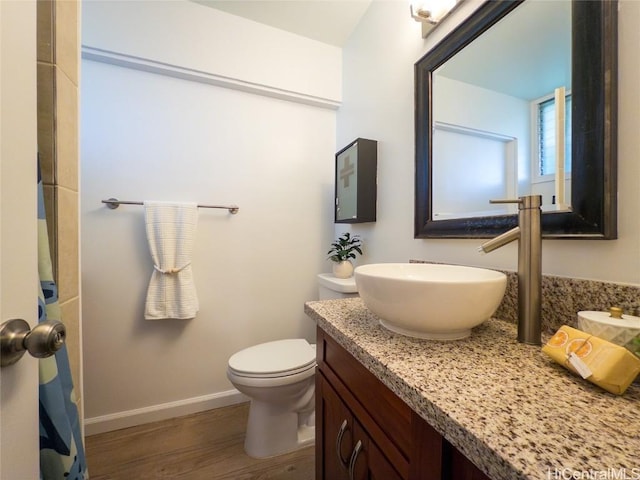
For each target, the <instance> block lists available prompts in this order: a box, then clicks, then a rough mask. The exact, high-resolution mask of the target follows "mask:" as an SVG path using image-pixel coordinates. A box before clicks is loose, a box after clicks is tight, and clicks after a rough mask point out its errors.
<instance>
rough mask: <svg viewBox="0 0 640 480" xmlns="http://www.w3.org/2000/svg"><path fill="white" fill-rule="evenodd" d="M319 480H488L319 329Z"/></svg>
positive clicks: (317, 421)
mask: <svg viewBox="0 0 640 480" xmlns="http://www.w3.org/2000/svg"><path fill="white" fill-rule="evenodd" d="M317 352H318V353H317V363H318V371H317V374H316V480H342V479H344V480H365V479H366V480H374V479H377V480H445V479H452V480H489V477H487V476H486V475H484V473H483V472H481V471H480V470H479V469H478V468H477V467H476V466H475V465H473V463H471V462H470V461H469V460H468V459H467V458H466V457H465V456H464V455H463V454H462V453H460V452H459V451H458V450H457V449H456V448H455V447H453V446H452V445H451V444H450V443H449V442H447V441H446V440H445V439H444V438H443V437H442V436H441V435H440V434H439V433H438V432H437V431H436V430H434V429H433V428H432V427H431V426H430V425H429V424H428V423H427V422H426V421H425V420H424V419H423V418H422V417H420V416H419V415H418V414H417V413H415V412H414V411H413V410H411V408H410V407H409V406H408V405H407V404H406V403H404V402H403V401H402V400H401V399H400V398H399V397H398V396H397V395H396V394H394V393H393V392H392V391H391V390H390V389H389V388H388V387H387V386H385V385H384V384H383V383H382V382H380V380H378V379H377V378H376V377H375V376H374V375H373V374H372V373H371V372H369V370H367V369H366V367H364V366H363V365H362V364H361V363H360V362H358V361H357V360H356V359H355V358H354V357H353V356H352V355H351V354H350V353H348V352H347V351H346V350H345V349H344V348H343V347H341V346H340V345H338V343H337V342H336V341H335V340H333V339H332V338H331V337H330V336H329V335H328V334H327V333H326V332H325V331H324V330H322V329H321V328H318V337H317Z"/></svg>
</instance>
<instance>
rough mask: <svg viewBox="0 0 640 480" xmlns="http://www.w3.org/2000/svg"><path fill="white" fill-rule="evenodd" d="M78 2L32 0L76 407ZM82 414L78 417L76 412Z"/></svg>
mask: <svg viewBox="0 0 640 480" xmlns="http://www.w3.org/2000/svg"><path fill="white" fill-rule="evenodd" d="M79 15H80V3H79V2H77V1H75V0H73V1H72V0H54V1H51V0H38V9H37V17H38V29H37V37H38V151H39V153H40V162H41V167H42V177H43V183H44V194H45V206H46V210H47V223H48V229H49V246H50V249H51V258H52V261H53V269H54V276H55V279H56V282H57V285H58V294H59V300H60V307H61V309H62V321H63V322H64V324H65V326H66V327H67V349H68V351H69V360H70V363H71V373H72V375H73V380H74V385H75V393H76V396H77V397H78V401H79V406H80V408H81V413H82V398H81V393H82V385H81V383H80V382H81V356H80V352H81V349H80V343H81V342H80V287H79V286H80V282H79V247H78V245H79V241H78V240H79V239H78V232H79V228H78V220H79V216H78V200H79V195H78V182H79V178H78V160H79V159H78V143H79V142H78V94H79V88H78V77H79V51H80V35H79ZM81 418H82V417H81Z"/></svg>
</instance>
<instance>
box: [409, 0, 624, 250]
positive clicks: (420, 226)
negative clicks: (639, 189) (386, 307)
mask: <svg viewBox="0 0 640 480" xmlns="http://www.w3.org/2000/svg"><path fill="white" fill-rule="evenodd" d="M554 3H556V5H561V4H564V5H565V6H567V5H569V6H570V11H568V13H567V15H566V16H567V17H568V18H569V24H568V27H567V28H568V31H567V32H566V35H567V36H566V43H567V44H568V45H569V48H568V49H567V50H568V51H569V53H568V60H567V63H569V65H568V67H567V70H568V72H569V73H568V74H565V77H567V76H568V77H569V80H568V82H569V83H568V85H566V92H567V97H570V102H569V101H568V102H567V103H566V108H567V110H566V117H567V121H566V122H561V121H559V120H558V119H559V118H560V119H562V117H558V116H556V121H557V123H558V124H561V123H564V124H565V125H566V126H568V128H567V131H566V136H565V137H564V138H566V142H567V143H568V144H569V145H570V151H569V153H568V158H567V160H566V165H567V167H566V169H567V172H568V175H567V179H566V180H565V181H564V182H562V181H556V185H562V186H564V185H565V183H566V186H567V189H566V190H567V194H566V195H567V197H566V202H561V204H560V205H555V198H556V196H555V195H548V197H549V198H550V199H551V201H550V206H549V208H546V209H544V208H543V215H542V228H543V236H544V237H545V238H590V239H614V238H616V237H617V214H616V212H617V203H616V197H617V158H616V154H617V125H616V124H617V42H618V32H617V2H616V1H615V0H614V1H611V0H605V1H597V2H585V1H581V0H573V1H571V2H570V4H569V3H568V2H566V1H563V2H535V1H533V0H515V1H503V0H498V1H487V2H485V3H484V4H482V5H481V6H480V7H479V8H478V10H477V11H476V12H474V13H473V14H472V15H471V16H470V17H469V18H468V19H466V20H465V21H464V22H463V23H462V24H460V25H459V26H458V27H457V28H456V29H455V30H453V31H452V32H451V33H449V34H448V35H447V36H446V37H445V38H444V39H443V40H442V41H441V42H440V43H439V44H438V45H436V46H435V47H434V48H433V49H432V50H431V51H430V52H428V53H427V54H426V55H425V56H424V57H422V58H421V59H420V60H419V61H418V62H417V63H416V64H415V89H416V90H415V115H416V117H415V128H416V131H415V153H416V170H415V174H416V178H415V238H443V237H448V238H482V237H491V236H494V235H497V234H499V233H502V232H503V231H505V230H507V229H509V228H512V227H513V226H515V225H516V224H517V215H516V212H514V211H491V210H490V208H491V207H490V206H489V200H490V199H491V198H486V208H484V206H482V207H480V206H474V207H471V208H468V209H467V210H468V211H464V212H462V213H455V212H456V210H455V208H456V205H455V204H454V203H455V201H457V200H458V199H466V200H468V199H470V198H472V197H473V196H474V195H475V196H477V197H479V198H484V196H492V197H493V198H495V196H496V195H499V196H502V197H505V196H510V197H516V196H522V195H528V194H532V193H536V191H535V189H536V188H539V187H540V184H538V185H533V186H530V185H529V184H527V183H526V182H523V180H522V178H523V177H527V176H528V175H530V176H531V178H533V176H534V175H535V173H534V174H531V172H532V171H535V170H536V169H541V168H542V167H540V165H539V158H538V153H539V152H538V153H537V154H535V155H534V153H533V150H534V149H537V150H542V146H540V145H538V144H540V143H541V142H540V138H539V137H540V135H536V134H535V133H533V132H534V130H533V129H534V128H536V126H535V125H534V124H536V122H537V120H535V119H534V116H533V114H531V115H530V117H529V119H528V120H527V119H524V120H523V123H527V124H528V125H529V130H528V133H527V134H526V135H524V136H520V135H518V134H512V133H508V134H506V135H505V134H504V132H502V131H500V130H499V129H498V128H495V127H490V128H488V129H487V131H484V129H478V128H477V127H476V126H475V125H474V126H471V127H469V126H468V125H465V124H464V121H459V122H458V121H456V122H451V121H450V120H449V119H447V118H444V119H443V118H439V117H438V116H437V115H436V116H434V104H435V105H436V108H435V112H436V113H438V112H452V111H453V110H455V109H456V108H457V109H458V110H460V111H461V112H462V113H463V114H467V115H466V116H467V117H470V115H468V112H469V110H470V108H469V107H470V105H472V104H474V103H481V102H476V101H469V102H466V103H464V99H465V96H464V95H459V94H458V92H460V91H459V90H453V91H455V92H456V94H455V95H454V97H455V98H456V99H457V100H456V101H457V102H458V103H459V104H460V105H457V106H456V105H445V106H444V107H443V106H442V104H441V101H440V97H439V95H440V94H441V93H442V91H443V90H444V87H440V85H447V84H445V83H443V81H442V80H438V78H439V77H438V75H439V74H440V73H441V72H445V71H447V72H448V71H449V70H452V71H453V70H454V68H453V67H452V64H453V63H454V60H455V61H456V62H457V60H458V58H461V57H463V56H464V54H465V51H466V52H468V51H469V50H470V49H471V47H472V46H473V45H474V44H477V43H479V42H480V41H481V40H483V38H486V37H488V36H491V34H493V33H494V31H497V30H498V28H505V27H504V25H509V22H510V20H511V19H512V18H513V19H515V18H517V14H518V12H524V14H520V16H521V17H525V18H526V21H527V25H528V26H530V27H531V28H532V29H533V30H532V32H534V33H533V34H534V35H535V37H534V40H533V41H531V40H526V39H525V38H524V33H522V38H520V34H521V30H522V29H521V28H520V27H513V26H511V27H506V28H511V29H513V28H516V30H515V33H514V31H513V30H512V33H511V34H510V35H511V36H510V37H508V38H509V40H508V41H506V42H505V41H497V42H494V43H493V45H494V46H496V48H494V49H492V50H490V51H489V53H488V54H487V53H485V54H484V55H485V56H486V57H487V58H484V57H483V55H480V54H477V53H475V52H474V53H473V54H469V55H467V57H470V58H474V59H475V63H474V64H473V65H472V66H471V67H468V68H466V70H467V71H475V72H480V71H481V70H482V69H483V68H485V67H486V66H487V65H492V64H491V61H492V59H494V58H495V59H497V60H502V61H504V60H505V59H506V60H507V63H504V62H503V63H502V65H503V67H494V68H493V71H494V73H495V72H496V71H497V73H499V74H500V75H501V81H502V80H503V79H504V77H506V76H507V73H508V72H510V71H512V70H513V71H516V70H526V68H525V67H527V66H531V65H535V63H534V61H533V59H531V62H530V65H526V62H525V63H519V60H522V58H509V57H508V54H503V53H502V52H498V51H496V50H497V48H498V47H497V46H499V45H503V44H507V45H515V44H516V43H517V42H519V41H521V42H524V43H527V42H528V43H530V44H531V43H536V44H537V43H539V42H538V39H539V37H542V36H544V35H545V34H546V32H549V31H551V28H552V27H551V23H550V22H552V20H553V19H554V18H555V17H561V15H551V16H549V15H547V16H546V17H545V18H540V19H538V20H534V19H533V17H532V15H530V14H529V12H525V11H524V9H525V8H529V5H528V4H531V5H532V6H533V5H534V4H546V7H548V6H549V5H551V4H554ZM518 9H520V10H518ZM533 22H539V23H538V24H535V23H533ZM523 25H524V24H523ZM483 36H484V37H483ZM485 43H486V42H485ZM554 50H561V49H560V48H559V47H558V48H554ZM489 57H490V58H489ZM519 57H524V55H519ZM528 58H530V57H529V56H527V57H526V59H528ZM457 63H459V62H457ZM519 65H524V67H520V66H519ZM536 68H537V67H536ZM449 75H450V76H453V74H449ZM538 76H539V75H538V69H536V71H534V72H533V74H531V73H530V74H529V75H528V79H529V80H530V79H531V78H534V79H536V78H538ZM493 78H498V77H497V76H494V77H493ZM454 82H458V85H460V84H461V83H460V80H459V79H456V80H455V81H451V82H450V84H451V85H454V86H455V85H456V83H454ZM562 82H565V83H566V82H567V80H562V81H561V83H562ZM503 83H508V82H503ZM510 83H511V85H512V86H513V85H523V84H524V83H526V82H525V81H524V80H517V81H512V82H510ZM539 83H542V80H540V82H539ZM434 85H435V86H434ZM478 85H480V83H478ZM473 87H474V88H477V85H474V86H473ZM480 87H481V88H482V89H483V90H488V89H490V88H492V87H489V86H487V85H486V84H485V85H480ZM438 89H440V90H438ZM558 91H561V92H563V93H562V96H561V97H559V96H557V95H558V93H557V92H558ZM564 92H565V88H564V87H563V89H562V90H560V89H557V90H556V97H555V98H556V100H558V99H559V98H565V97H564V95H565V93H564ZM500 95H503V93H500ZM529 95H533V94H529ZM526 101H527V102H528V104H529V106H528V107H527V108H529V111H530V112H533V111H534V107H531V105H534V102H532V101H531V98H528V99H527V100H526ZM536 101H537V100H536ZM439 102H440V103H439ZM542 103H543V102H542V101H540V102H538V103H536V105H541V104H542ZM557 103H559V102H557ZM562 103H563V104H564V102H562ZM490 105H495V102H494V103H490ZM536 108H537V107H536ZM488 110H494V111H495V110H497V109H496V108H489V109H488ZM556 111H557V110H556ZM438 115H439V113H438ZM462 116H464V115H462ZM444 117H446V115H444ZM513 118H514V117H510V118H508V119H507V122H510V123H514V122H513V121H512V120H513ZM503 123H504V122H503ZM538 123H539V122H538ZM441 132H442V133H441ZM434 135H437V138H436V140H437V141H436V142H435V148H434ZM451 135H454V136H453V137H452V140H451V139H450V140H446V139H447V136H451ZM456 136H457V137H456ZM524 137H528V138H524ZM458 138H462V139H463V140H464V141H463V142H461V141H458ZM468 138H471V141H470V142H469V145H470V146H469V148H468V150H467V151H466V152H459V151H457V150H455V149H454V150H453V153H451V152H448V151H447V149H448V148H449V147H448V146H449V145H452V146H453V147H457V146H459V145H460V144H461V143H465V142H466V139H468ZM474 142H475V143H474ZM478 142H479V143H478ZM523 144H527V145H529V146H527V148H522V145H523ZM453 147H452V148H453ZM530 147H535V148H530ZM518 149H519V150H518ZM434 150H435V151H436V154H434ZM490 150H497V151H500V152H504V151H513V152H515V153H514V154H513V155H514V156H515V157H516V160H504V161H503V160H500V162H503V163H504V165H505V166H504V168H503V167H490V166H489V164H488V163H485V160H484V159H483V160H482V161H480V158H482V157H481V156H480V155H479V153H484V152H488V151H490ZM443 151H445V152H448V155H442V152H443ZM562 151H564V150H562ZM500 155H504V156H505V158H507V157H508V155H510V154H503V153H500ZM557 155H558V157H559V158H562V157H561V153H557ZM527 156H528V157H527ZM525 157H526V158H525ZM534 157H535V159H534ZM445 158H446V161H445ZM523 158H524V160H523ZM452 159H453V160H452ZM463 160H464V161H468V162H469V163H467V164H465V163H464V161H463ZM509 161H511V162H512V164H514V165H516V167H518V166H520V167H521V165H522V164H524V165H525V167H524V168H520V171H518V172H517V173H516V174H515V175H516V179H515V180H513V181H507V182H506V183H507V184H508V185H506V186H505V185H501V186H500V187H498V188H497V189H494V190H487V192H489V193H487V194H486V195H485V194H484V193H483V192H482V191H480V192H479V193H478V192H475V193H474V192H472V191H471V190H470V189H471V188H473V187H472V186H473V185H474V184H477V183H479V182H478V177H477V176H478V171H480V172H481V173H482V174H485V173H487V172H489V171H490V170H491V169H492V168H495V169H496V172H497V173H496V175H494V177H496V176H502V177H504V176H505V175H508V173H504V172H505V171H507V172H508V171H509V170H513V168H512V167H509V166H507V165H511V164H509ZM456 162H457V163H456ZM514 162H515V163H514ZM534 162H535V163H534ZM498 163H499V162H498ZM557 163H558V164H561V165H564V163H565V162H562V161H559V162H557ZM512 166H513V165H512ZM478 169H479V170H478ZM500 169H501V170H500ZM515 170H518V168H515ZM443 172H444V173H443ZM454 172H455V173H454ZM465 172H467V173H469V176H468V178H464V177H459V176H458V174H460V175H462V174H464V173H465ZM556 172H559V170H558V167H557V166H556ZM498 173H499V175H498ZM562 174H563V175H564V167H563V168H562ZM434 178H435V179H436V184H435V187H437V188H434ZM540 178H543V177H542V176H541V177H540ZM556 178H563V177H562V176H560V175H559V173H558V177H556ZM494 180H495V178H494ZM552 181H553V179H552ZM443 184H444V185H448V187H447V188H448V189H449V190H450V192H452V193H450V195H451V196H450V197H449V198H450V201H449V202H448V203H447V202H446V201H445V202H444V204H446V206H442V204H438V202H440V200H437V202H436V208H435V209H434V197H435V198H438V199H439V198H440V196H441V195H442V194H441V193H440V192H439V191H438V188H441V187H442V186H443ZM557 188H558V186H556V192H558V190H557ZM527 189H533V190H534V191H533V192H531V191H527ZM501 192H503V193H501ZM561 192H562V195H563V198H564V187H563V189H562V190H561ZM545 196H547V195H543V198H544V197H545ZM543 203H544V199H543ZM451 212H454V213H451Z"/></svg>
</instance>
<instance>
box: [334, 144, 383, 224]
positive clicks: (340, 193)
mask: <svg viewBox="0 0 640 480" xmlns="http://www.w3.org/2000/svg"><path fill="white" fill-rule="evenodd" d="M377 170H378V142H376V141H375V140H368V139H366V138H358V139H356V140H354V141H353V142H351V143H350V144H349V145H347V146H346V147H344V148H343V149H342V150H340V151H339V152H338V153H336V181H335V187H336V188H335V223H364V222H375V221H376V202H377V189H378V187H377V182H378V175H377Z"/></svg>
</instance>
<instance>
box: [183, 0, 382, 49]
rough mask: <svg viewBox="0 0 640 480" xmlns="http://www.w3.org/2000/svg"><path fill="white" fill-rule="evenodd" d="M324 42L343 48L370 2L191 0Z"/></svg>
mask: <svg viewBox="0 0 640 480" xmlns="http://www.w3.org/2000/svg"><path fill="white" fill-rule="evenodd" d="M192 1H194V2H196V3H199V4H201V5H205V6H208V7H211V8H217V9H218V10H223V11H225V12H227V13H231V14H233V15H238V16H240V17H244V18H248V19H250V20H253V21H256V22H259V23H264V24H266V25H270V26H272V27H276V28H279V29H281V30H286V31H288V32H291V33H295V34H298V35H302V36H304V37H308V38H312V39H314V40H318V41H320V42H323V43H328V44H330V45H335V46H338V47H342V46H344V44H345V42H346V41H347V39H348V38H349V35H351V32H353V30H354V29H355V27H356V25H357V24H358V22H360V19H361V18H362V16H363V15H364V13H365V12H366V10H367V8H369V5H370V4H371V0H192Z"/></svg>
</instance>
